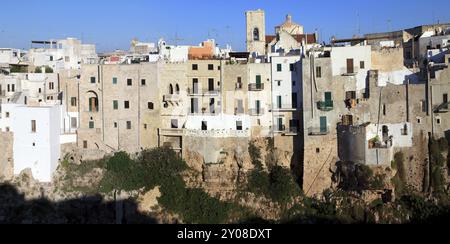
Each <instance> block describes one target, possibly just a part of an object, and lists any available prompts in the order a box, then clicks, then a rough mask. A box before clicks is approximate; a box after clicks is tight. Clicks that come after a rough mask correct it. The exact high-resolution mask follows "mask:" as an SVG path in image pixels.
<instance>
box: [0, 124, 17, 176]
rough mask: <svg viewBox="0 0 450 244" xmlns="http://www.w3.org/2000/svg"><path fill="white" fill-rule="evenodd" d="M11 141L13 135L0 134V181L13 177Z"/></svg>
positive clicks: (9, 133)
mask: <svg viewBox="0 0 450 244" xmlns="http://www.w3.org/2000/svg"><path fill="white" fill-rule="evenodd" d="M13 141H14V138H13V133H11V132H0V180H11V179H12V178H13V177H14V173H13V172H14V168H13V166H14V165H13Z"/></svg>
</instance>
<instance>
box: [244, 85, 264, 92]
mask: <svg viewBox="0 0 450 244" xmlns="http://www.w3.org/2000/svg"><path fill="white" fill-rule="evenodd" d="M248 90H249V91H263V90H264V84H262V83H252V84H249V85H248Z"/></svg>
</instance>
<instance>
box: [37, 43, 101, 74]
mask: <svg viewBox="0 0 450 244" xmlns="http://www.w3.org/2000/svg"><path fill="white" fill-rule="evenodd" d="M50 42H51V43H54V44H50V47H48V48H32V49H30V51H29V61H30V63H31V64H32V65H34V66H36V67H42V66H49V67H51V68H52V69H53V70H54V72H57V71H59V70H62V69H80V68H81V64H92V63H96V62H97V61H98V56H97V53H96V51H95V45H92V44H81V41H79V40H77V39H75V38H67V39H64V40H58V41H50Z"/></svg>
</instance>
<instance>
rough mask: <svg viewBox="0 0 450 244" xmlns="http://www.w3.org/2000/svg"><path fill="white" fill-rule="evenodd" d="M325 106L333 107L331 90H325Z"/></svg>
mask: <svg viewBox="0 0 450 244" xmlns="http://www.w3.org/2000/svg"><path fill="white" fill-rule="evenodd" d="M325 107H327V108H330V107H333V98H332V97H331V92H325Z"/></svg>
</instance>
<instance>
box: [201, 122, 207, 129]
mask: <svg viewBox="0 0 450 244" xmlns="http://www.w3.org/2000/svg"><path fill="white" fill-rule="evenodd" d="M202 130H208V121H202Z"/></svg>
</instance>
